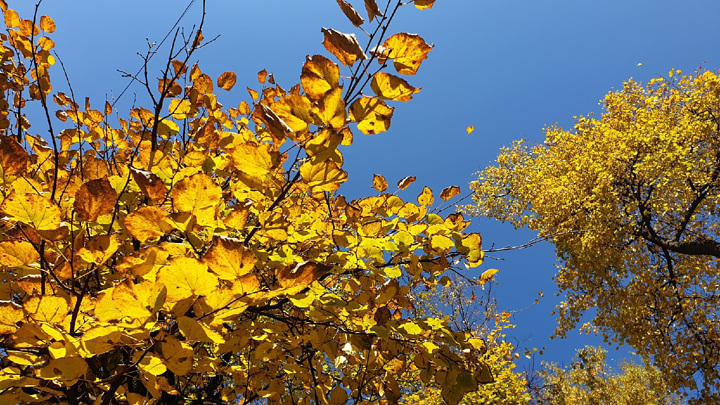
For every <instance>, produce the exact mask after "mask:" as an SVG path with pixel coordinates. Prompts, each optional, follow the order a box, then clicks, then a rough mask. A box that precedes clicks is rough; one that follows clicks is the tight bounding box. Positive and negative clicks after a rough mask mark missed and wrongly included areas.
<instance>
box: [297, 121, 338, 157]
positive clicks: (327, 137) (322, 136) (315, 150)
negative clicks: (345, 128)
mask: <svg viewBox="0 0 720 405" xmlns="http://www.w3.org/2000/svg"><path fill="white" fill-rule="evenodd" d="M342 140H343V137H342V135H340V134H339V133H337V132H336V131H334V130H332V129H322V130H320V131H318V132H317V133H316V134H315V137H313V138H312V139H311V140H309V141H308V142H307V143H306V144H305V151H306V152H307V154H308V156H310V157H312V158H313V159H312V160H313V162H315V163H318V162H322V161H324V160H327V159H332V160H333V161H335V162H336V163H340V162H342V156H340V152H339V151H338V150H337V148H338V145H340V144H341V143H342Z"/></svg>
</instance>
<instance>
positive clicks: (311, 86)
mask: <svg viewBox="0 0 720 405" xmlns="http://www.w3.org/2000/svg"><path fill="white" fill-rule="evenodd" d="M339 80H340V68H339V67H338V65H336V64H335V63H333V62H332V61H331V60H330V59H328V58H326V57H324V56H322V55H313V56H308V58H307V61H305V64H304V65H303V69H302V74H301V75H300V83H302V87H303V90H304V91H305V94H306V95H307V96H308V98H310V99H311V100H319V99H320V98H321V97H322V96H323V95H324V94H325V93H327V92H328V91H330V90H332V89H334V88H337V87H339Z"/></svg>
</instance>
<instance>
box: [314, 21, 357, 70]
mask: <svg viewBox="0 0 720 405" xmlns="http://www.w3.org/2000/svg"><path fill="white" fill-rule="evenodd" d="M321 31H322V33H323V34H325V39H324V40H323V45H324V46H325V49H327V50H328V52H330V53H332V54H333V55H335V57H336V58H338V60H339V61H340V63H342V64H343V65H345V66H352V65H353V63H355V62H356V61H357V60H358V59H367V58H368V57H367V55H365V52H363V50H362V47H361V46H360V43H359V42H358V40H357V38H356V37H355V34H343V33H342V32H339V31H335V30H333V29H329V28H325V27H323V28H322V29H321Z"/></svg>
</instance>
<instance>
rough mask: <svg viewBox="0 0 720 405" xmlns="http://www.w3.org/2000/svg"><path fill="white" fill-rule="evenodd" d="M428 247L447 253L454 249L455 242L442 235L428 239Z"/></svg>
mask: <svg viewBox="0 0 720 405" xmlns="http://www.w3.org/2000/svg"><path fill="white" fill-rule="evenodd" d="M430 246H431V247H432V248H433V249H437V250H439V251H441V252H444V253H447V252H449V251H450V249H452V248H453V247H455V242H453V240H452V239H450V238H448V237H447V236H443V235H433V236H432V237H431V238H430Z"/></svg>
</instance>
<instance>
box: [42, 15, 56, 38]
mask: <svg viewBox="0 0 720 405" xmlns="http://www.w3.org/2000/svg"><path fill="white" fill-rule="evenodd" d="M40 29H41V30H43V31H45V32H47V33H48V34H51V33H53V32H55V21H53V20H52V18H50V17H48V16H46V15H44V16H42V17H40Z"/></svg>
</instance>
